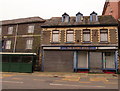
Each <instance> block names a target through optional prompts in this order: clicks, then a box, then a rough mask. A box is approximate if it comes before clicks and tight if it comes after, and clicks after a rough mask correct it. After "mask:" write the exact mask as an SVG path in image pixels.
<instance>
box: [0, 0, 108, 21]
mask: <svg viewBox="0 0 120 91" xmlns="http://www.w3.org/2000/svg"><path fill="white" fill-rule="evenodd" d="M105 1H106V0H0V11H1V12H0V20H8V19H17V18H26V17H34V16H39V17H41V18H44V19H49V18H51V17H60V16H61V15H62V14H63V13H64V12H66V13H68V14H69V15H70V16H75V14H76V13H78V12H81V13H83V15H85V16H89V15H90V13H91V12H92V11H95V12H97V13H98V15H101V14H102V10H103V6H104V3H105Z"/></svg>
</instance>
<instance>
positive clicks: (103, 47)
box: [97, 47, 118, 49]
mask: <svg viewBox="0 0 120 91" xmlns="http://www.w3.org/2000/svg"><path fill="white" fill-rule="evenodd" d="M97 49H118V48H117V47H98V48H97Z"/></svg>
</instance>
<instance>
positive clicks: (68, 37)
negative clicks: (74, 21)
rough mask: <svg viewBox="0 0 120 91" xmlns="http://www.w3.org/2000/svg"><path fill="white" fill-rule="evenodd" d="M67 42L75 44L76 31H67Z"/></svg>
mask: <svg viewBox="0 0 120 91" xmlns="http://www.w3.org/2000/svg"><path fill="white" fill-rule="evenodd" d="M70 36H72V37H70ZM70 38H71V39H70ZM66 42H74V30H67V31H66Z"/></svg>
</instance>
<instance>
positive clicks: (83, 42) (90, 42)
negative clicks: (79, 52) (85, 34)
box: [82, 42, 91, 44]
mask: <svg viewBox="0 0 120 91" xmlns="http://www.w3.org/2000/svg"><path fill="white" fill-rule="evenodd" d="M82 43H83V44H91V42H82Z"/></svg>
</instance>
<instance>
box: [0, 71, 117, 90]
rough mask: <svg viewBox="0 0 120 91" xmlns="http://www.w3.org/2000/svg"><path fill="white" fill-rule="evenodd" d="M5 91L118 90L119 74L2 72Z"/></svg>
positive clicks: (0, 77) (1, 77)
mask: <svg viewBox="0 0 120 91" xmlns="http://www.w3.org/2000/svg"><path fill="white" fill-rule="evenodd" d="M0 74H1V76H0V79H1V80H0V81H1V83H2V88H3V89H28V88H29V89H68V88H69V89H118V79H119V77H118V75H117V74H88V73H65V72H34V73H14V72H1V73H0Z"/></svg>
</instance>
